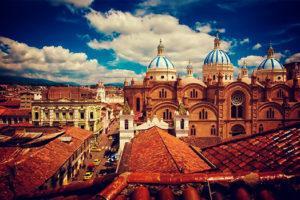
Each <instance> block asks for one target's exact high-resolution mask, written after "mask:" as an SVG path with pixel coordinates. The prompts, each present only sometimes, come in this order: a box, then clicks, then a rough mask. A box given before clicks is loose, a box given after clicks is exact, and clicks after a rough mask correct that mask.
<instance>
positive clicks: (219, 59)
mask: <svg viewBox="0 0 300 200" xmlns="http://www.w3.org/2000/svg"><path fill="white" fill-rule="evenodd" d="M204 64H206V65H207V64H224V65H229V64H231V61H230V58H229V56H228V55H227V53H226V52H225V51H223V50H220V49H214V50H212V51H211V52H210V53H209V54H208V55H207V56H206V58H205V59H204Z"/></svg>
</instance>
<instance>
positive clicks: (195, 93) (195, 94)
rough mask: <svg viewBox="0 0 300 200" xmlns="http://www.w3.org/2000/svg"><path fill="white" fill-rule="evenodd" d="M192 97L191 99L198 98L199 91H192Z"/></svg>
mask: <svg viewBox="0 0 300 200" xmlns="http://www.w3.org/2000/svg"><path fill="white" fill-rule="evenodd" d="M190 97H191V98H197V97H198V92H197V90H195V89H193V90H192V91H190Z"/></svg>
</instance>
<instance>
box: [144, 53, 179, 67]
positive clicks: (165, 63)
mask: <svg viewBox="0 0 300 200" xmlns="http://www.w3.org/2000/svg"><path fill="white" fill-rule="evenodd" d="M153 68H158V69H174V65H173V63H172V62H171V61H170V60H169V59H168V58H166V57H165V56H162V55H158V56H156V57H155V58H154V59H153V60H152V61H151V62H150V64H149V66H148V69H153Z"/></svg>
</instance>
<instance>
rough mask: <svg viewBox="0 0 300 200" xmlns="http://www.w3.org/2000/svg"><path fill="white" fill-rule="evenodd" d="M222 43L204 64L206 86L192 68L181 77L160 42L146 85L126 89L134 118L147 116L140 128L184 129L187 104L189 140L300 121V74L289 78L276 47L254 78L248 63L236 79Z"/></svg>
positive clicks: (217, 41) (216, 42)
mask: <svg viewBox="0 0 300 200" xmlns="http://www.w3.org/2000/svg"><path fill="white" fill-rule="evenodd" d="M220 43H221V41H220V39H219V37H218V36H217V37H216V38H215V40H214V49H213V50H212V51H211V52H209V53H208V55H207V57H206V58H205V59H204V64H203V78H202V80H200V79H197V78H195V77H194V74H193V66H192V65H191V64H190V63H189V65H188V66H187V67H186V69H187V76H186V77H177V75H176V69H175V67H174V65H173V64H172V62H171V61H170V60H169V59H168V58H167V57H166V56H165V53H164V46H163V44H162V42H161V41H160V44H159V45H158V47H157V56H156V57H155V58H154V59H153V60H152V61H151V62H150V64H149V66H148V69H147V73H146V76H145V77H144V79H143V81H136V80H134V79H132V80H131V82H128V81H127V80H125V83H124V99H125V101H127V102H128V104H129V106H130V108H131V109H132V110H133V112H134V115H137V116H141V117H140V118H139V119H138V120H137V123H142V122H144V121H146V120H147V118H153V117H154V116H157V117H158V118H160V119H163V120H164V121H165V122H168V123H169V124H170V128H173V129H175V128H176V127H177V128H178V127H179V125H178V123H177V124H176V123H175V126H174V120H175V119H177V120H180V119H178V117H175V115H176V111H178V110H179V107H180V106H179V105H181V104H182V105H183V107H184V108H185V109H186V110H187V111H188V115H187V116H188V120H185V122H186V123H188V129H189V131H188V134H189V135H192V136H198V137H207V136H209V137H210V136H219V137H221V138H229V137H232V136H235V135H239V134H254V133H257V132H262V131H266V130H269V129H271V128H274V127H280V126H285V125H287V124H292V123H295V122H297V121H299V119H300V103H299V100H300V70H299V68H294V69H293V70H294V71H293V73H294V74H293V77H291V76H288V78H287V76H286V69H285V68H284V66H283V65H282V64H281V63H280V62H279V61H278V60H276V59H275V58H274V49H273V47H272V46H271V45H270V47H269V49H268V52H267V58H266V59H265V60H264V61H263V62H262V63H261V64H260V65H259V66H258V67H257V69H256V70H254V72H253V73H252V74H251V75H250V74H248V69H247V66H246V63H244V65H243V66H241V67H239V75H238V77H237V78H236V79H235V78H234V76H233V71H234V66H233V64H232V63H231V61H230V58H229V56H228V55H227V53H226V52H225V51H224V50H222V49H221V47H220ZM185 122H184V123H185ZM183 127H185V124H183Z"/></svg>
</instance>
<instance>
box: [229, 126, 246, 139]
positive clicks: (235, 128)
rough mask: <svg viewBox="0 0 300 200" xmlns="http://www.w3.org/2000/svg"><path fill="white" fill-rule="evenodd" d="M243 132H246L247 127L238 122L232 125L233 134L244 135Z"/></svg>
mask: <svg viewBox="0 0 300 200" xmlns="http://www.w3.org/2000/svg"><path fill="white" fill-rule="evenodd" d="M242 134H246V131H245V128H244V127H243V126H242V125H240V124H236V125H234V126H232V127H231V135H232V136H236V135H242Z"/></svg>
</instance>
